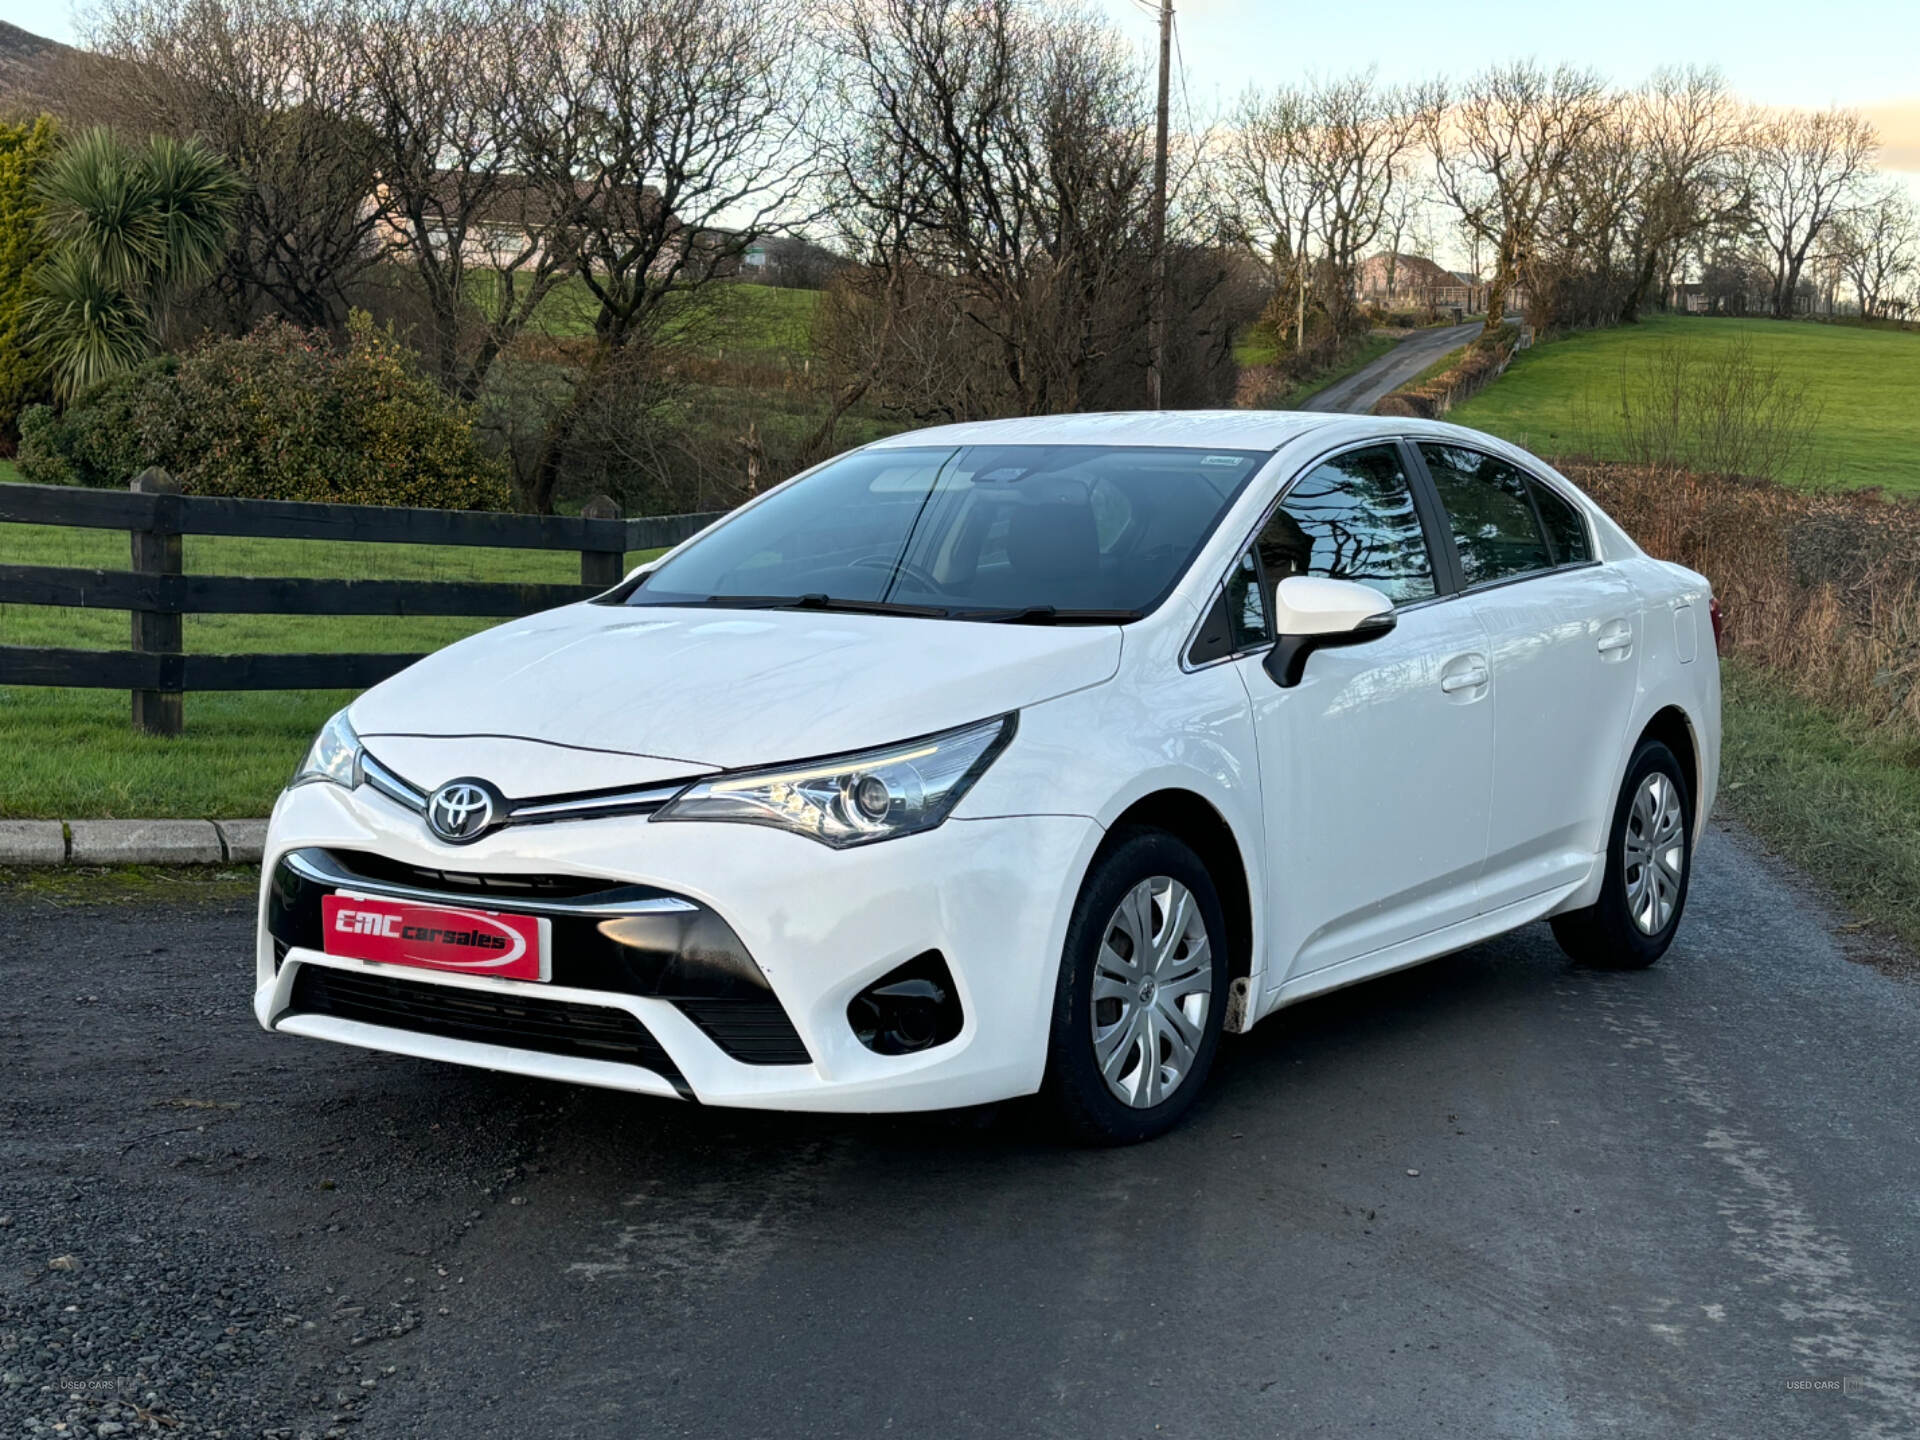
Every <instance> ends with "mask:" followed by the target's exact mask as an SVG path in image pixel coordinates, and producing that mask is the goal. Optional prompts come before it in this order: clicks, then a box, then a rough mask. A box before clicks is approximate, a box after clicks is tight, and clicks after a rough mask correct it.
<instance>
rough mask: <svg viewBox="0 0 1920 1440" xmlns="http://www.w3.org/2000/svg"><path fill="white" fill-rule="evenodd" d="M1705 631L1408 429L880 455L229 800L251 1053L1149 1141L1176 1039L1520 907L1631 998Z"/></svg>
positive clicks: (1507, 464) (1645, 560) (1624, 550)
mask: <svg viewBox="0 0 1920 1440" xmlns="http://www.w3.org/2000/svg"><path fill="white" fill-rule="evenodd" d="M1718 629H1719V613H1718V609H1717V607H1716V605H1715V604H1714V601H1713V598H1712V595H1711V593H1710V591H1709V589H1708V585H1707V582H1706V581H1705V580H1704V579H1703V578H1702V577H1701V576H1699V575H1696V574H1694V573H1693V572H1692V571H1689V570H1685V569H1682V568H1680V567H1679V566H1677V565H1672V564H1668V563H1665V562H1662V561H1658V560H1654V559H1651V558H1650V557H1648V556H1647V555H1645V554H1644V553H1642V551H1641V550H1640V549H1639V548H1638V547H1637V546H1636V545H1635V544H1634V543H1633V541H1632V540H1630V539H1629V538H1628V537H1627V536H1626V535H1625V534H1624V533H1623V532H1622V531H1621V530H1620V528H1619V527H1618V526H1616V525H1615V524H1614V523H1613V522H1612V521H1610V520H1609V519H1608V518H1607V516H1606V515H1605V514H1603V513H1602V512H1601V511H1600V510H1599V509H1598V508H1597V507H1596V506H1595V505H1594V504H1593V503H1592V502H1591V501H1589V500H1588V499H1586V498H1585V497H1584V496H1583V495H1582V494H1581V493H1580V492H1579V491H1578V490H1576V489H1575V488H1574V487H1573V486H1572V485H1571V484H1569V483H1568V482H1567V481H1566V480H1565V479H1564V478H1562V477H1561V476H1560V475H1558V474H1556V473H1555V472H1554V471H1553V470H1551V469H1550V468H1548V467H1547V466H1545V465H1543V464H1541V463H1540V462H1539V461H1538V460H1536V459H1534V458H1533V457H1532V456H1530V455H1528V454H1526V453H1524V452H1522V451H1520V450H1517V449H1515V448H1513V447H1512V446H1510V445H1507V444H1504V443H1502V442H1500V441H1498V440H1494V439H1491V438H1489V437H1487V436H1485V435H1480V434H1477V433H1475V432H1473V431H1469V430H1463V429H1460V428H1458V427H1456V426H1450V425H1442V424H1433V423H1425V422H1420V421H1413V420H1389V419H1374V418H1357V417H1347V416H1337V415H1330V416H1321V415H1304V414H1291V413H1268V414H1262V413H1257V412H1246V411H1232V412H1219V413H1198V412H1187V413H1167V414H1139V415H1069V416H1057V417H1052V418H1046V419H1031V420H1007V421H996V422H991V423H980V424H964V425H952V426H946V427H943V428H939V429H932V430H922V431H919V432H917V433H914V434H908V435H899V436H895V437H893V438H892V439H889V440H883V441H880V442H879V443H877V444H873V445H869V446H866V447H865V448H863V449H860V450H856V451H853V452H851V453H849V454H846V455H842V456H840V457H839V458H838V459H835V460H832V461H829V462H827V463H826V464H824V465H820V466H818V467H816V468H815V469H813V470H811V471H809V472H807V473H805V474H803V475H800V476H798V477H796V478H795V479H793V480H790V481H788V482H787V483H786V484H784V485H781V486H779V487H778V488H776V489H773V490H770V491H768V492H767V493H766V494H764V495H761V496H759V497H757V498H756V499H754V500H753V501H752V502H751V503H749V504H747V505H744V506H742V507H741V508H740V509H738V510H736V511H734V512H733V513H732V514H730V515H728V516H727V517H726V518H725V519H723V520H721V521H719V522H718V523H716V524H714V525H713V526H711V527H709V528H708V529H707V530H706V531H704V532H703V533H702V534H700V535H698V536H697V537H695V538H694V539H692V540H689V541H687V542H686V543H685V544H683V545H681V546H680V547H679V548H677V549H675V550H673V551H671V552H670V553H668V554H667V555H665V556H664V557H662V558H661V559H659V560H657V561H655V562H654V563H652V564H651V565H647V566H643V567H642V568H641V569H639V570H637V571H635V572H634V573H633V574H632V575H630V576H628V577H627V579H626V580H625V581H624V582H623V583H622V584H621V585H619V586H618V587H617V588H615V589H613V590H611V591H608V592H607V593H606V594H604V595H601V596H598V597H596V598H594V599H592V600H588V601H585V602H583V603H580V604H577V605H570V606H566V607H564V608H562V609H559V610H553V611H549V612H547V613H545V614H541V615H536V616H533V617H531V618H529V619H526V620H520V621H515V622H512V623H509V624H505V625H501V626H499V627H497V628H495V629H492V630H489V631H487V632H486V633H484V634H480V635H476V636H474V637H473V638H471V639H468V640H465V641H462V642H460V643H459V644H456V645H452V646H449V647H448V648H447V649H445V650H442V651H440V652H439V653H438V654H436V655H433V656H431V657H429V658H428V659H426V660H423V661H421V662H420V663H419V664H417V665H415V666H413V667H412V668H411V669H409V670H407V671H405V672H404V673H402V674H399V675H396V676H395V677H394V678H392V679H391V680H388V681H387V682H385V683H384V684H381V685H379V686H376V687H375V688H374V689H372V690H369V691H368V692H367V693H366V694H364V695H362V696H361V697H360V698H359V699H358V700H356V701H355V702H354V703H353V704H352V705H351V706H349V707H348V708H347V709H345V710H343V711H341V712H340V713H339V714H338V715H336V716H335V717H334V718H333V719H332V720H330V721H329V722H328V723H327V725H326V726H325V728H324V729H323V730H322V731H321V732H320V735H319V736H318V738H316V739H315V741H314V742H313V747H312V749H311V751H310V752H309V754H308V755H307V757H306V759H305V761H304V762H303V763H302V764H301V766H300V771H299V773H298V775H296V776H295V778H294V781H293V783H292V785H291V786H289V787H288V789H287V791H286V793H285V794H283V795H282V796H281V797H280V800H279V803H278V804H277V805H276V806H275V808H274V814H273V823H272V829H271V831H270V834H269V837H268V841H267V850H266V856H265V862H266V863H265V869H264V880H263V885H262V893H261V899H260V938H259V947H258V954H257V967H258V968H257V976H256V979H257V988H256V990H255V994H254V1010H255V1013H256V1014H257V1016H258V1018H259V1020H260V1023H261V1024H262V1025H265V1026H267V1027H268V1028H270V1029H274V1030H282V1031H287V1032H290V1033H292V1034H296V1035H309V1036H316V1037H318V1038H320V1039H324V1040H336V1041H343V1042H345V1043H347V1044H351V1045H361V1046H367V1047H371V1048H373V1049H378V1050H388V1051H394V1052H398V1053H400V1054H403V1055H412V1056H420V1057H424V1058H428V1059H435V1060H450V1061H457V1062H460V1063H463V1064H469V1065H479V1066H485V1067H489V1068H492V1069H495V1070H505V1071H513V1072H517V1073H520V1074H525V1075H538V1076H547V1077H551V1078H554V1079H560V1080H574V1081H581V1082H584V1083H587V1084H594V1085H605V1086H612V1087H615V1088H618V1089H623V1090H632V1091H639V1092H642V1093H645V1094H650V1095H660V1096H678V1097H682V1098H685V1099H690V1100H696V1101H700V1102H703V1103H707V1104H714V1105H748V1106H759V1107H769V1108H790V1109H797V1110H798V1109H804V1110H834V1111H898V1110H920V1109H934V1108H941V1107H947V1106H962V1105H972V1104H978V1103H982V1102H987V1101H996V1100H1002V1099H1006V1098H1009V1097H1013V1096H1023V1095H1031V1094H1036V1093H1038V1094H1040V1095H1041V1096H1043V1097H1044V1098H1045V1100H1046V1102H1047V1103H1048V1104H1049V1105H1050V1106H1051V1107H1052V1108H1053V1109H1054V1110H1056V1111H1057V1112H1058V1114H1059V1116H1060V1118H1061V1119H1062V1121H1064V1123H1065V1125H1066V1127H1067V1128H1068V1130H1069V1131H1070V1132H1071V1133H1073V1134H1075V1135H1078V1136H1080V1137H1083V1138H1085V1139H1090V1140H1096V1141H1130V1140H1139V1139H1144V1138H1146V1137H1149V1136H1152V1135H1155V1134H1157V1133H1159V1132H1161V1131H1164V1130H1165V1129H1167V1128H1168V1127H1169V1126H1170V1125H1172V1124H1173V1123H1174V1122H1175V1121H1176V1120H1178V1118H1179V1117H1180V1115H1181V1114H1182V1112H1184V1111H1185V1110H1186V1108H1187V1107H1188V1106H1189V1105H1191V1104H1192V1103H1193V1101H1194V1098H1195V1095H1196V1092H1198V1091H1199V1090H1200V1088H1201V1087H1202V1085H1203V1084H1204V1083H1205V1081H1206V1078H1207V1072H1208V1069H1209V1067H1210V1065H1211V1064H1212V1061H1213V1057H1214V1052H1215V1049H1216V1047H1217V1046H1218V1045H1219V1043H1220V1037H1221V1035H1222V1033H1223V1032H1237V1031H1243V1030H1246V1029H1247V1028H1248V1027H1249V1026H1251V1025H1253V1024H1254V1023H1255V1022H1256V1021H1258V1020H1259V1019H1260V1018H1261V1017H1262V1016H1265V1015H1268V1014H1271V1013H1272V1012H1273V1011H1274V1010H1276V1009H1278V1008H1279V1007H1281V1006H1283V1005H1287V1004H1289V1003H1291V1002H1293V1001H1296V1000H1301V999H1304V998H1305V997H1307V996H1310V995H1315V994H1319V993H1321V992H1323V991H1326V990H1330V989H1333V988H1335V987H1336V986H1341V985H1348V984H1351V983H1353V982H1354V981H1357V980H1363V979H1366V978H1367V977H1369V976H1373V975H1379V974H1382V973H1384V972H1386V971H1390V970H1397V969H1400V968H1401V967H1403V966H1407V965H1412V964H1415V963H1417V962H1419V961H1422V960H1427V959H1430V958H1432V957H1434V956H1437V955H1442V954H1445V953H1447V952H1449V951H1453V950H1458V949H1460V948H1461V947H1463V946H1467V945H1472V944H1475V943H1476V942H1478V941H1482V940H1485V939H1487V938H1488V937H1490V936H1493V935H1497V934H1499V933H1501V932H1503V931H1507V930H1512V929H1514V928H1515V927H1516V926H1520V925H1524V924H1527V923H1528V922H1530V921H1535V920H1539V919H1542V918H1547V919H1550V920H1551V922H1552V927H1553V933H1554V935H1555V936H1556V937H1557V938H1558V940H1559V942H1560V944H1561V946H1562V947H1563V948H1564V949H1566V950H1567V951H1568V952H1569V953H1570V954H1571V955H1573V956H1574V957H1575V958H1577V959H1579V960H1582V961H1586V962H1589V963H1593V964H1598V965H1610V966H1643V965H1647V964H1650V963H1651V962H1653V961H1654V960H1656V959H1657V958H1659V956H1660V955H1661V953H1662V952H1663V951H1665V950H1666V948H1667V946H1668V945H1669V944H1670V943H1671V941H1672V939H1673V935H1674V931H1675V929H1676V928H1677V927H1678V925H1679V923H1680V917H1681V914H1682V912H1683V910H1684V909H1685V906H1686V900H1687V880H1688V873H1689V869H1690V864H1691V860H1692V854H1693V848H1694V843H1695V839H1696V837H1697V835H1698V834H1699V831H1700V826H1701V824H1702V821H1703V820H1704V817H1705V816H1706V814H1707V812H1708V809H1709V807H1710V806H1711V804H1712V801H1713V791H1714V782H1715V775H1716V771H1717V767H1718V763H1719V755H1720V728H1719V722H1720V682H1719V668H1718V659H1717V642H1718Z"/></svg>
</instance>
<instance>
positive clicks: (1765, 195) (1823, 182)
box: [1747, 109, 1879, 316]
mask: <svg viewBox="0 0 1920 1440" xmlns="http://www.w3.org/2000/svg"><path fill="white" fill-rule="evenodd" d="M1878 146H1879V140H1878V137H1877V136H1876V135H1875V133H1874V129H1873V126H1872V125H1871V124H1870V123H1869V122H1868V121H1867V120H1866V118H1865V117H1864V116H1862V115H1859V114H1857V113H1856V112H1854V111H1851V110H1840V109H1834V110H1821V111H1817V112H1811V113H1809V112H1799V111H1796V112H1792V113H1789V114H1785V115H1780V116H1777V117H1775V118H1774V119H1772V120H1770V121H1768V122H1767V123H1765V124H1764V125H1761V126H1760V127H1759V128H1758V129H1757V130H1756V132H1755V133H1754V135H1753V137H1752V141H1751V143H1750V145H1749V146H1748V152H1747V155H1748V174H1749V180H1750V184H1751V185H1752V188H1753V213H1754V220H1755V223H1756V226H1757V228H1758V231H1759V233H1760V236H1761V238H1762V239H1763V240H1764V242H1765V244H1766V246H1767V249H1768V251H1769V252H1770V254H1771V255H1772V257H1773V296H1772V304H1773V313H1774V315H1775V316H1787V315H1791V314H1792V313H1793V307H1794V297H1795V295H1796V293H1797V292H1798V290H1799V288H1800V273H1801V271H1802V270H1803V269H1804V268H1805V267H1806V263H1807V257H1808V255H1809V254H1811V253H1812V251H1813V249H1814V246H1815V244H1816V243H1817V242H1818V241H1819V240H1820V239H1821V237H1822V236H1823V235H1824V234H1825V233H1826V231H1827V227H1828V226H1830V225H1832V224H1833V222H1834V221H1835V220H1836V219H1837V218H1838V217H1839V216H1840V215H1841V214H1842V213H1843V212H1844V211H1845V210H1846V209H1847V208H1848V207H1849V206H1850V205H1851V204H1852V203H1853V201H1854V199H1855V197H1856V191H1857V189H1858V186H1859V182H1860V180H1861V177H1862V176H1863V175H1864V174H1865V173H1866V171H1867V167H1868V165H1869V163H1870V162H1871V161H1872V158H1873V154H1874V151H1875V150H1876V149H1877V148H1878Z"/></svg>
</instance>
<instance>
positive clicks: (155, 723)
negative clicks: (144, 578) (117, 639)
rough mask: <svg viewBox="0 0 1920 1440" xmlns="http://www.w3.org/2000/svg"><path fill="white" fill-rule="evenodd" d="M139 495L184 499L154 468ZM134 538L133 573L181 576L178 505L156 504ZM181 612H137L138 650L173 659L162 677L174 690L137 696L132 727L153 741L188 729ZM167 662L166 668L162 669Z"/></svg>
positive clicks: (138, 484)
mask: <svg viewBox="0 0 1920 1440" xmlns="http://www.w3.org/2000/svg"><path fill="white" fill-rule="evenodd" d="M130 488H131V489H132V490H133V493H134V494H136V495H158V496H169V495H178V494H179V493H180V482H179V481H178V480H176V479H174V478H173V477H172V476H171V475H169V474H167V472H166V471H164V470H161V469H158V468H152V469H147V470H142V471H141V472H140V473H139V474H138V475H136V476H134V477H133V484H132V486H131V487H130ZM132 534H133V570H134V573H135V574H140V575H178V574H180V573H181V568H182V567H181V563H180V559H181V557H180V514H179V504H178V502H177V501H168V500H166V499H161V500H158V501H156V502H155V504H154V514H153V519H152V520H151V521H150V522H149V526H148V528H147V529H145V530H135V531H133V532H132ZM183 634H184V632H183V628H182V625H181V621H180V612H179V611H178V610H135V611H134V612H133V648H134V650H135V651H137V652H141V653H145V654H157V655H171V656H173V657H175V658H174V660H173V661H172V667H173V668H172V673H171V675H168V674H167V673H165V672H164V671H163V673H162V675H161V680H162V682H163V683H164V682H166V681H167V680H169V679H171V680H172V681H173V682H174V688H163V689H159V690H136V691H134V692H133V725H134V728H135V729H136V730H143V731H145V732H146V733H147V734H149V735H178V734H179V733H180V732H181V730H182V729H183V728H184V727H185V723H186V706H185V696H184V695H183V694H182V692H181V691H180V689H179V688H178V684H179V680H180V674H181V670H180V663H181V662H180V660H179V658H178V657H179V656H180V654H181V653H182V652H183V651H184V650H185V649H186V646H185V644H184V643H183ZM164 664H165V662H163V665H164Z"/></svg>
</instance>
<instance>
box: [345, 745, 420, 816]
mask: <svg viewBox="0 0 1920 1440" xmlns="http://www.w3.org/2000/svg"><path fill="white" fill-rule="evenodd" d="M360 776H361V778H362V779H364V780H365V781H366V782H367V783H368V784H369V785H371V786H372V787H373V788H374V789H376V790H378V791H379V792H380V793H381V794H382V795H384V796H386V797H387V798H388V799H389V800H397V801H399V802H400V803H401V804H402V805H404V806H406V807H407V808H408V809H409V810H413V811H417V812H419V813H420V814H423V815H424V814H425V813H426V810H427V793H426V791H424V790H421V789H419V788H417V787H416V786H413V785H411V784H409V783H408V782H407V781H405V780H402V779H401V778H400V777H399V776H398V775H396V774H394V773H393V771H391V770H389V769H388V768H387V767H386V766H384V765H382V764H381V763H380V762H379V761H378V760H376V759H374V758H373V756H372V755H370V754H369V753H368V752H367V749H366V747H365V746H364V745H363V746H361V748H360Z"/></svg>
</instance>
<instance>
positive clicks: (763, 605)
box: [691, 590, 953, 620]
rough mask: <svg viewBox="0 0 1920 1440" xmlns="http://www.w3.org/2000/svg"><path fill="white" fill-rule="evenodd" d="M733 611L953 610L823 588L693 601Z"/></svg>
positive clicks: (921, 614)
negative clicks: (842, 595)
mask: <svg viewBox="0 0 1920 1440" xmlns="http://www.w3.org/2000/svg"><path fill="white" fill-rule="evenodd" d="M691 603H692V604H695V605H708V606H713V607H715V608H718V609H729V610H829V611H835V612H844V613H847V614H852V615H906V616H911V617H916V618H919V619H923V620H945V619H946V618H947V617H948V616H949V615H951V614H952V613H953V612H952V611H951V610H946V609H942V608H941V607H940V606H937V605H900V604H896V603H894V602H893V601H891V600H837V599H835V598H834V597H833V596H831V595H826V594H823V593H821V592H820V591H817V590H815V591H809V592H808V593H807V594H805V595H709V596H707V598H706V599H704V600H695V601H692V602H691Z"/></svg>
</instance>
